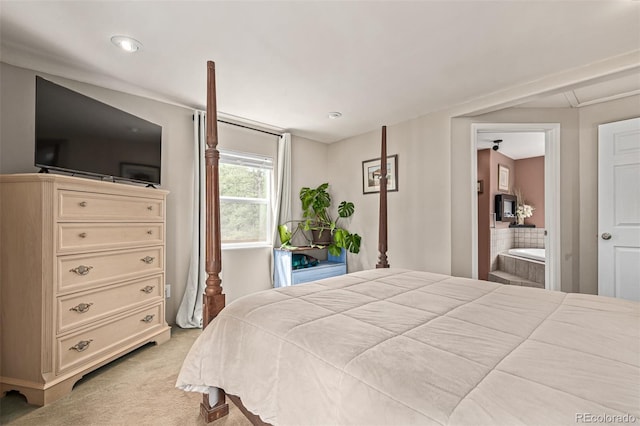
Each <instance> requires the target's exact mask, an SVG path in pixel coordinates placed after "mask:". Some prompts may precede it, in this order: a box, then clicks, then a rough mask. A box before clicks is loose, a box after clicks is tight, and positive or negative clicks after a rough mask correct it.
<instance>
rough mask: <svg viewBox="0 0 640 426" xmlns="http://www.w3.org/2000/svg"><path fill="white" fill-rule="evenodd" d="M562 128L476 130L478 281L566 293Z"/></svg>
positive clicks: (533, 125) (524, 126) (475, 246)
mask: <svg viewBox="0 0 640 426" xmlns="http://www.w3.org/2000/svg"><path fill="white" fill-rule="evenodd" d="M559 134H560V125H559V124H557V123H527V124H514V123H477V124H473V125H472V138H471V140H472V141H473V143H472V150H473V152H472V156H471V157H472V164H471V169H472V173H471V174H472V179H473V185H474V188H476V191H474V194H473V197H472V215H473V220H472V224H473V226H472V251H473V253H472V256H473V260H474V262H473V265H472V268H473V273H474V277H475V278H480V279H485V280H490V281H495V282H500V283H504V284H512V285H520V286H529V287H539V288H546V289H552V290H559V289H560V262H559V260H560V259H559V257H560V256H559V253H560V226H559V225H560V220H559V208H558V206H559V205H560V202H559V200H560V199H559V194H560V182H559V180H560V178H559V151H560V150H559V142H560V140H559Z"/></svg>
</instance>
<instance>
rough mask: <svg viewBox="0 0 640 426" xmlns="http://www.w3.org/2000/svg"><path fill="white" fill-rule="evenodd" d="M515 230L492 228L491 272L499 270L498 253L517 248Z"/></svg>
mask: <svg viewBox="0 0 640 426" xmlns="http://www.w3.org/2000/svg"><path fill="white" fill-rule="evenodd" d="M514 235H515V234H514V232H513V228H491V253H490V259H491V267H490V268H489V270H490V271H495V270H496V269H498V253H502V252H505V251H507V250H509V249H511V248H514V247H515V245H514V244H515V238H514Z"/></svg>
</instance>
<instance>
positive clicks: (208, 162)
mask: <svg viewBox="0 0 640 426" xmlns="http://www.w3.org/2000/svg"><path fill="white" fill-rule="evenodd" d="M217 118H218V110H217V105H216V65H215V63H214V62H213V61H208V62H207V149H206V151H205V153H204V157H205V170H206V177H205V179H206V210H205V212H206V220H205V224H206V225H205V226H206V228H205V234H206V240H205V270H206V272H207V283H206V284H207V286H206V288H205V290H204V298H203V309H202V311H203V312H202V328H204V327H206V326H207V325H208V324H209V323H210V322H211V321H212V320H213V319H214V318H215V317H216V316H217V315H218V314H219V313H220V311H221V310H222V308H224V303H225V297H224V294H223V293H222V285H221V283H222V280H221V279H220V271H221V270H222V254H221V243H220V189H219V172H218V165H219V162H220V152H218V150H217V146H218V119H217ZM217 392H218V395H217V398H215V400H216V401H217V402H216V403H215V405H214V406H213V407H212V406H211V405H210V403H209V395H208V394H204V395H202V404H200V414H201V415H202V417H203V418H204V420H205V421H206V422H207V423H209V422H212V421H214V420H216V419H219V418H221V417H224V416H226V415H227V414H229V405H228V404H227V403H226V398H225V393H224V391H223V390H222V389H218V390H217Z"/></svg>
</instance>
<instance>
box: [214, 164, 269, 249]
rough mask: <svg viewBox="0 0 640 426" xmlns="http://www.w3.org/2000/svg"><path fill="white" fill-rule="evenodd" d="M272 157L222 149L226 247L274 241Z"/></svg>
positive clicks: (222, 222)
mask: <svg viewBox="0 0 640 426" xmlns="http://www.w3.org/2000/svg"><path fill="white" fill-rule="evenodd" d="M272 181H273V159H272V158H268V157H264V156H258V155H254V154H245V153H239V152H231V151H221V152H220V238H221V240H222V244H223V247H225V248H232V247H246V246H256V245H270V244H271V234H272V232H271V210H272V209H271V192H272Z"/></svg>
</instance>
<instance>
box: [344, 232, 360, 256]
mask: <svg viewBox="0 0 640 426" xmlns="http://www.w3.org/2000/svg"><path fill="white" fill-rule="evenodd" d="M361 240H362V239H361V237H360V235H358V234H349V236H348V237H347V238H346V242H347V244H346V246H347V247H346V249H347V250H349V252H350V253H353V254H357V253H359V252H360V242H361Z"/></svg>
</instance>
